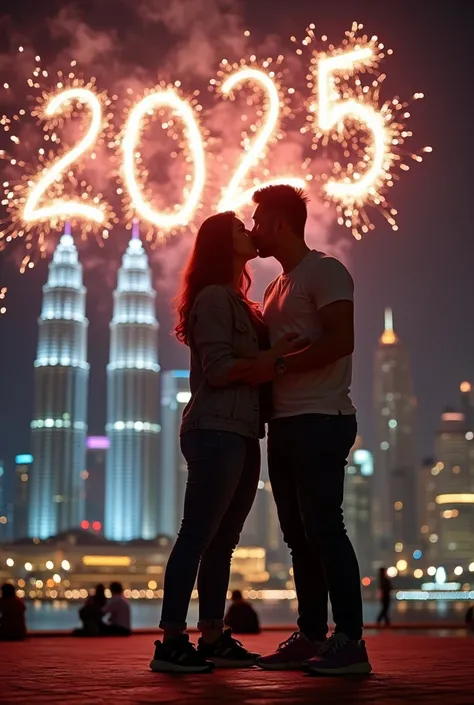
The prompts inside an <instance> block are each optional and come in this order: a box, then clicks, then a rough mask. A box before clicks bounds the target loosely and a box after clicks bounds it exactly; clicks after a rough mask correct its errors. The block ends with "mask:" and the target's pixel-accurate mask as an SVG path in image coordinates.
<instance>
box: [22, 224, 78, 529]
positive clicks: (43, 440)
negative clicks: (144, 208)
mask: <svg viewBox="0 0 474 705" xmlns="http://www.w3.org/2000/svg"><path fill="white" fill-rule="evenodd" d="M85 299H86V290H85V288H84V286H83V283H82V266H81V264H80V263H79V259H78V254H77V249H76V247H75V245H74V240H73V238H72V237H71V234H70V231H69V228H66V232H65V234H64V235H63V236H62V237H61V240H60V241H59V244H58V246H57V248H56V250H55V252H54V254H53V259H52V262H51V264H50V265H49V274H48V281H47V283H46V284H45V286H44V287H43V307H42V310H41V316H40V319H39V340H38V354H37V358H36V361H35V416H34V419H33V421H32V422H31V428H32V436H33V456H34V459H35V465H34V472H33V473H32V477H31V480H29V482H31V486H30V507H29V512H28V515H29V522H28V524H29V535H30V536H33V537H38V538H47V537H48V536H51V535H54V534H57V533H59V532H60V531H66V530H67V529H70V528H73V527H76V526H79V523H80V521H81V519H82V516H83V510H84V489H83V483H84V480H83V478H82V476H81V473H82V472H83V470H84V467H85V452H86V443H85V441H86V432H87V416H86V414H87V382H88V376H89V365H88V363H87V357H86V353H87V326H88V321H87V319H86V316H85V306H86V302H85Z"/></svg>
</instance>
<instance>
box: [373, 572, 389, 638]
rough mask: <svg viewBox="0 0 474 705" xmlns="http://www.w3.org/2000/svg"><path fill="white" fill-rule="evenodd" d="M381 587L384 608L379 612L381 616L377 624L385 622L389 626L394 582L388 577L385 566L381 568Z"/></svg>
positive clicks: (381, 600) (381, 601)
mask: <svg viewBox="0 0 474 705" xmlns="http://www.w3.org/2000/svg"><path fill="white" fill-rule="evenodd" d="M379 589H380V603H381V605H382V608H381V610H380V612H379V616H378V617H377V624H382V622H385V625H386V626H387V627H389V626H390V603H391V592H392V583H391V582H390V580H389V579H388V577H387V570H386V569H385V568H380V570H379Z"/></svg>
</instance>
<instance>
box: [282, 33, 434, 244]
mask: <svg viewBox="0 0 474 705" xmlns="http://www.w3.org/2000/svg"><path fill="white" fill-rule="evenodd" d="M314 30H315V25H314V24H311V25H310V26H309V27H308V28H307V35H306V37H305V38H304V40H303V42H302V45H303V47H306V48H308V50H309V51H310V53H311V59H310V72H309V74H308V75H307V77H306V78H307V80H308V88H310V89H311V91H312V95H311V97H310V99H309V101H308V116H307V120H308V123H309V125H310V129H311V131H312V132H313V150H320V151H324V152H325V154H324V157H325V159H326V158H329V159H331V157H332V155H334V160H333V167H332V170H331V173H324V174H321V176H320V178H321V180H322V182H323V193H324V195H325V196H326V197H327V198H329V199H331V200H332V201H333V202H334V203H335V205H336V209H337V212H338V223H339V224H340V225H344V226H346V227H348V228H350V229H351V230H352V234H353V235H354V237H356V238H357V239H360V237H361V235H362V234H363V233H367V232H368V231H369V230H372V229H373V228H374V224H373V222H372V221H371V219H370V216H369V213H368V209H369V208H370V207H374V208H376V209H377V210H378V211H380V212H381V213H382V214H383V216H384V217H385V218H386V220H387V221H388V223H389V224H390V225H391V227H392V229H393V230H397V229H398V226H397V223H396V217H395V216H396V215H397V211H396V210H395V209H394V208H391V207H390V205H389V203H388V201H387V199H386V192H387V190H388V189H389V188H391V187H392V186H393V185H394V182H395V180H397V179H398V178H399V176H398V174H399V171H400V170H401V171H408V170H409V169H410V166H409V162H410V161H411V160H414V161H416V162H421V161H422V160H423V157H422V156H421V155H420V154H419V153H416V154H412V153H407V152H405V150H404V145H405V142H406V141H407V140H408V139H409V138H410V137H412V132H411V131H410V130H409V129H408V128H407V122H408V120H409V118H410V113H409V111H408V103H406V102H402V101H401V100H400V99H399V98H398V97H394V98H392V99H391V100H389V101H386V102H384V103H381V101H380V88H381V86H382V83H383V81H384V80H385V78H386V74H384V73H382V72H381V69H380V65H381V62H382V61H383V59H384V58H385V57H386V56H390V55H392V54H393V51H392V50H391V49H385V47H384V45H383V44H382V42H380V41H379V39H378V37H377V36H372V37H369V36H368V35H366V34H361V32H362V30H363V25H362V24H358V23H356V22H354V23H353V25H352V28H351V30H350V31H347V32H346V35H345V38H344V40H343V42H342V43H341V45H340V46H338V47H335V46H334V45H332V44H328V38H327V37H326V36H325V35H323V36H322V37H321V38H320V39H319V41H318V39H317V38H316V35H315V31H314ZM292 40H293V41H294V42H295V43H296V38H295V37H292ZM318 43H319V44H320V45H321V46H322V47H323V48H322V49H321V48H320V47H318V46H317V48H315V49H313V48H312V47H313V45H314V44H316V45H318ZM296 52H297V54H298V55H299V56H301V55H303V53H304V52H303V50H302V49H301V47H298V48H297V49H296ZM364 74H366V75H367V76H368V78H369V80H368V82H366V83H364V82H363V81H362V78H361V76H364ZM413 98H414V99H415V100H417V99H420V98H423V94H422V93H416V94H415V95H414V96H413ZM341 152H342V154H341ZM422 152H431V147H424V148H423V150H422ZM341 157H342V159H343V161H342V160H341Z"/></svg>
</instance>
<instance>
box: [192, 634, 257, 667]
mask: <svg viewBox="0 0 474 705" xmlns="http://www.w3.org/2000/svg"><path fill="white" fill-rule="evenodd" d="M197 652H198V654H199V655H200V656H201V657H202V658H204V659H208V661H212V663H213V664H214V665H215V666H217V668H248V667H250V666H255V664H256V662H257V659H258V658H259V657H260V654H253V653H251V652H250V651H247V649H245V648H244V647H243V646H242V644H241V643H240V641H237V639H234V638H233V636H232V632H231V630H230V629H226V630H225V631H224V632H223V634H222V635H221V636H220V637H219V638H218V639H217V640H216V641H214V642H213V643H212V644H206V643H204V641H203V640H202V637H201V638H200V639H199V641H198V647H197Z"/></svg>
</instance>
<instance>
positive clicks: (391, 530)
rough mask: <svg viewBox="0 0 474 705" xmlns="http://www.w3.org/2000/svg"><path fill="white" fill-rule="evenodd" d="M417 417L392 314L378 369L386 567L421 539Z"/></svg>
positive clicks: (377, 528)
mask: <svg viewBox="0 0 474 705" xmlns="http://www.w3.org/2000/svg"><path fill="white" fill-rule="evenodd" d="M415 411H416V399H415V397H414V394H413V382H412V375H411V369H410V361H409V357H408V353H407V351H406V349H405V348H404V346H403V345H402V344H401V342H400V340H399V338H398V336H397V334H396V333H395V331H394V328H393V316H392V311H391V309H386V311H385V328H384V332H383V334H382V336H381V338H380V341H379V345H378V347H377V349H376V351H375V364H374V417H375V438H374V440H375V447H374V469H375V472H374V495H373V513H374V533H375V537H376V544H377V545H376V548H375V553H376V558H377V559H379V560H381V561H385V560H387V559H389V558H390V557H391V556H392V555H393V549H394V546H395V544H398V545H400V544H403V545H405V544H406V545H413V544H414V542H415V538H416V535H417V523H418V522H417V519H416V509H417V504H416V496H415V492H416V468H417V463H416V450H415V439H414V426H415Z"/></svg>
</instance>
